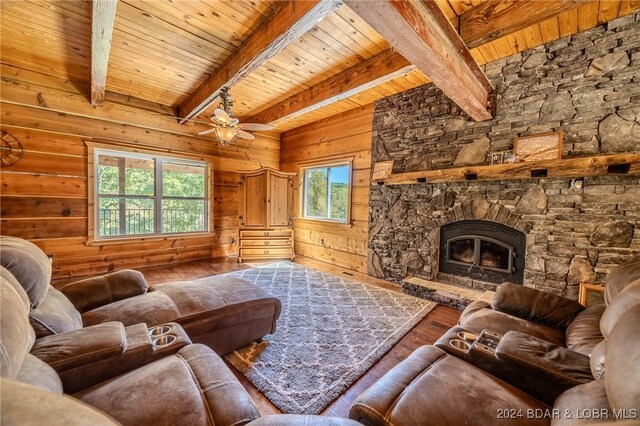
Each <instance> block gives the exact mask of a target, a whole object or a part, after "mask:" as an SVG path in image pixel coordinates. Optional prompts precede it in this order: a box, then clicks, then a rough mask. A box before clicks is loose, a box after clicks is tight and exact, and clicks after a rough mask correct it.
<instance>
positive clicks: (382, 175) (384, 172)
mask: <svg viewBox="0 0 640 426" xmlns="http://www.w3.org/2000/svg"><path fill="white" fill-rule="evenodd" d="M393 162H394V161H393V160H389V161H378V162H377V163H375V164H374V165H373V172H372V173H371V180H372V181H379V180H385V179H386V178H388V177H389V176H391V173H392V172H393Z"/></svg>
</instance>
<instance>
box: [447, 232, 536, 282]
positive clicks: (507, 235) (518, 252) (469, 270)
mask: <svg viewBox="0 0 640 426" xmlns="http://www.w3.org/2000/svg"><path fill="white" fill-rule="evenodd" d="M439 251H440V254H439V260H438V273H439V274H447V275H455V276H458V277H463V278H468V279H471V280H476V281H482V282H490V283H495V284H500V283H503V282H511V283H515V284H522V281H523V278H524V262H525V235H524V233H523V232H521V231H518V230H517V229H514V228H510V227H508V226H506V225H503V224H500V223H496V222H490V221H486V220H461V221H458V222H453V223H449V224H446V225H444V226H442V227H441V228H440V250H439Z"/></svg>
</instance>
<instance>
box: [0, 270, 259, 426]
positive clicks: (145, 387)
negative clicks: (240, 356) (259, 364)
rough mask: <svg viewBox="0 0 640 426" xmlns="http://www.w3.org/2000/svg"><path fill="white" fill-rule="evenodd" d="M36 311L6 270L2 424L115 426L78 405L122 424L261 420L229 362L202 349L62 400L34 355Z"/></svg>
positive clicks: (1, 288) (1, 298) (0, 302)
mask: <svg viewBox="0 0 640 426" xmlns="http://www.w3.org/2000/svg"><path fill="white" fill-rule="evenodd" d="M29 310H30V302H29V299H28V296H27V294H26V292H25V291H24V290H23V289H22V287H21V286H20V284H19V283H18V282H17V280H16V279H15V278H14V277H13V276H12V275H11V274H10V273H9V272H8V271H7V270H6V269H5V268H2V267H0V315H1V321H0V327H1V328H0V343H1V344H0V357H1V360H2V362H1V363H0V367H1V371H0V373H1V376H2V384H1V390H2V396H1V398H0V404H1V406H2V407H1V408H2V412H1V416H2V420H3V422H8V424H13V423H12V422H11V421H12V420H15V423H17V424H24V423H25V422H30V423H31V424H34V423H35V424H41V423H42V419H43V418H42V417H39V416H42V415H45V416H49V417H48V418H49V421H48V422H47V423H55V424H62V423H64V424H88V423H91V424H113V423H109V418H107V417H106V416H102V415H100V413H98V412H94V411H93V410H92V409H90V408H89V407H87V406H82V404H80V406H79V407H80V408H78V404H77V403H76V400H79V401H82V402H83V403H84V404H87V405H88V406H91V407H93V408H97V409H98V410H100V411H102V412H103V413H107V414H108V415H109V416H110V417H111V418H112V419H115V420H116V421H118V422H120V423H122V424H153V425H189V426H191V425H210V424H216V425H243V424H246V423H248V422H249V421H251V420H253V419H256V418H258V417H259V412H258V410H257V407H256V406H255V404H254V403H253V401H252V400H251V398H250V397H249V395H248V394H247V392H246V391H245V390H244V388H243V387H242V385H241V384H240V382H238V380H237V379H236V378H235V376H234V375H233V373H232V372H231V371H230V370H229V369H228V367H227V366H226V365H225V363H224V361H223V360H222V359H221V358H220V357H219V356H218V355H216V353H215V352H213V351H212V350H211V349H209V348H208V347H206V346H204V345H198V344H195V345H187V346H184V347H183V348H182V349H180V350H179V351H178V352H177V353H175V354H174V355H170V356H166V357H164V358H161V359H159V360H156V361H154V362H151V363H149V364H147V365H144V366H142V367H140V368H137V369H135V370H132V371H130V372H127V373H125V374H122V375H119V376H117V377H115V378H113V379H111V380H109V381H106V382H103V383H99V384H97V385H94V386H91V387H89V388H87V389H84V390H82V391H80V392H77V393H75V394H74V395H73V398H75V400H74V399H73V398H72V397H70V396H67V397H62V383H61V381H60V378H59V377H58V375H57V373H56V371H55V370H54V369H53V368H51V366H49V365H48V364H47V363H45V362H43V361H42V360H40V359H38V358H37V357H35V356H34V355H32V354H30V353H29V350H31V348H32V347H33V344H34V340H35V333H34V331H33V328H32V327H31V326H30V324H29V320H28V313H29ZM66 349H68V347H62V348H60V349H59V350H60V351H62V352H64V351H65V350H66ZM50 350H54V349H52V348H50ZM102 350H103V348H100V347H98V346H97V347H95V348H94V350H93V351H92V352H89V353H85V354H83V356H93V357H95V356H100V352H101V351H102ZM61 355H62V356H64V355H65V354H64V353H63V354H61ZM52 394H53V395H54V396H56V395H58V396H59V397H57V398H56V397H52ZM44 418H45V419H46V417H44ZM94 422H95V423H94Z"/></svg>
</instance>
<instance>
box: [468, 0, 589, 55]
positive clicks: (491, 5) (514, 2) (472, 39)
mask: <svg viewBox="0 0 640 426" xmlns="http://www.w3.org/2000/svg"><path fill="white" fill-rule="evenodd" d="M588 1H591V0H563V1H532V0H510V1H504V0H488V1H486V2H484V3H482V4H481V5H479V6H477V7H474V8H472V9H469V10H468V11H466V12H465V13H463V14H462V15H460V16H459V17H458V19H459V32H460V37H462V40H464V42H465V43H466V45H467V46H468V47H476V46H480V45H481V44H485V43H488V42H490V41H493V40H496V39H498V38H500V37H502V36H505V35H507V34H511V33H514V32H516V31H518V30H522V29H524V28H527V27H528V26H530V25H533V24H535V23H538V22H541V21H544V20H545V19H548V18H551V17H553V16H555V15H558V14H560V13H562V12H566V11H567V10H571V9H575V8H576V7H578V6H579V5H580V4H581V3H585V2H588Z"/></svg>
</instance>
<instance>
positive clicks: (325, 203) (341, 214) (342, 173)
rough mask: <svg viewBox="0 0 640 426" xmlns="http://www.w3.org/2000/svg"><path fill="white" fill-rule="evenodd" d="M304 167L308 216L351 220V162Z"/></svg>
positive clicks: (321, 218)
mask: <svg viewBox="0 0 640 426" xmlns="http://www.w3.org/2000/svg"><path fill="white" fill-rule="evenodd" d="M303 170H304V174H303V177H304V186H303V187H304V191H303V197H304V198H303V201H304V202H303V203H302V205H303V212H302V216H303V217H305V218H307V219H320V220H333V221H338V222H348V221H349V213H350V200H351V163H350V162H344V163H338V164H330V165H323V166H314V167H308V168H305V169H303Z"/></svg>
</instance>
